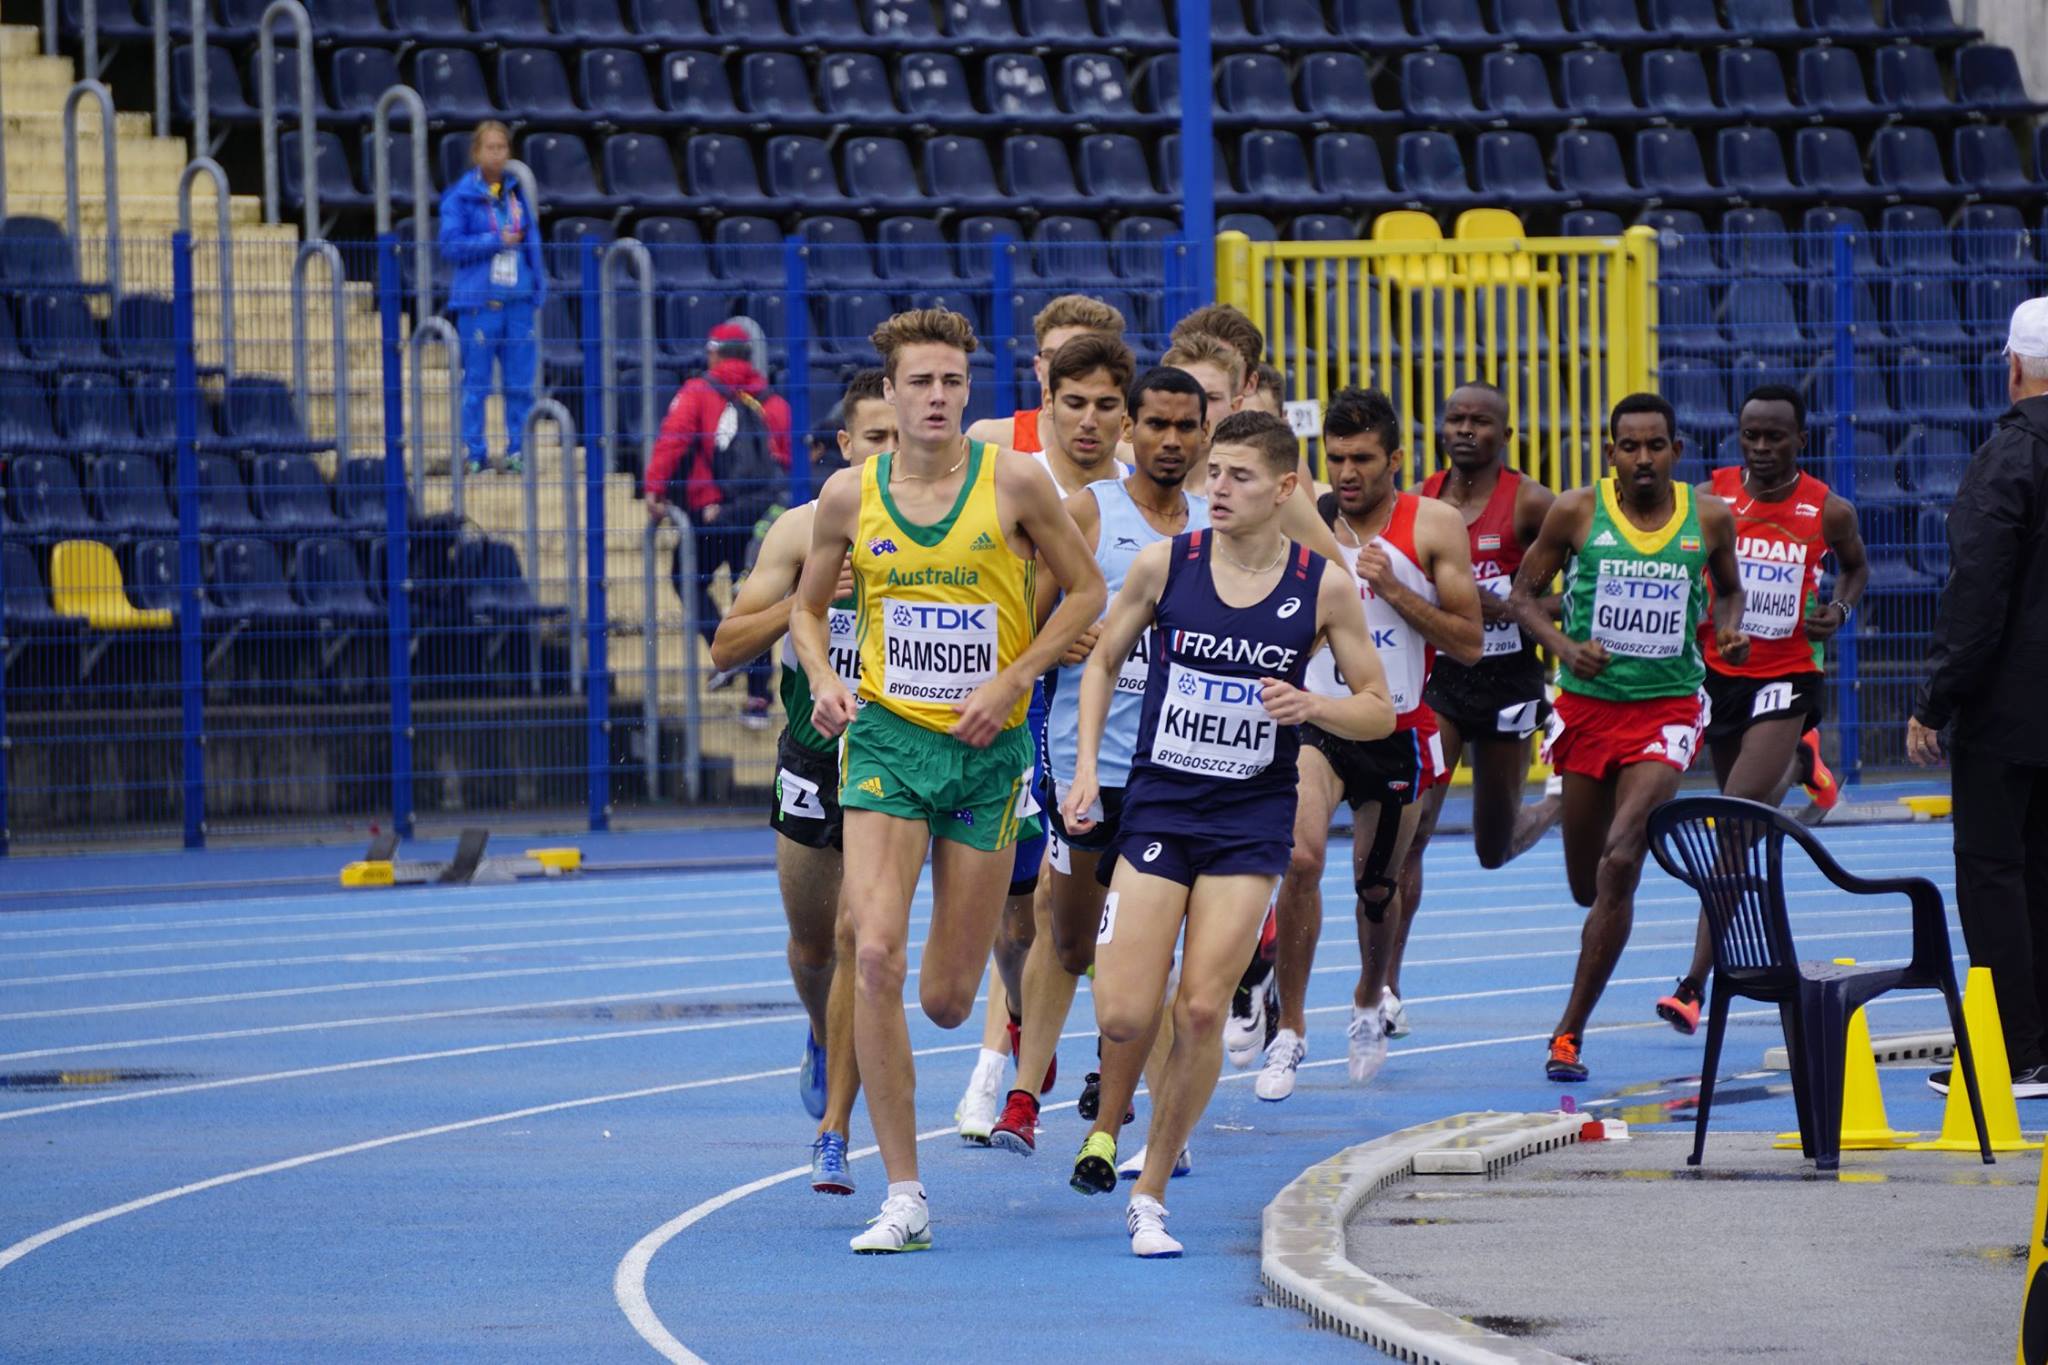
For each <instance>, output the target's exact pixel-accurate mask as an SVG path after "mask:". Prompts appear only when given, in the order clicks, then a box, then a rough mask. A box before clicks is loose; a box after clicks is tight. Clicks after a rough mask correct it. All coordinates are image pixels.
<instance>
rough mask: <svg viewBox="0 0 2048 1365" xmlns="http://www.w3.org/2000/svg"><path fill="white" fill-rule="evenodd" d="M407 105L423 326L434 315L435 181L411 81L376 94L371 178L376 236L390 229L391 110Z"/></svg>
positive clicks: (423, 112)
mask: <svg viewBox="0 0 2048 1365" xmlns="http://www.w3.org/2000/svg"><path fill="white" fill-rule="evenodd" d="M393 105H403V106H405V113H406V119H407V122H408V124H409V126H410V128H411V131H412V137H411V139H410V141H411V143H412V241H413V295H414V305H413V306H414V312H415V316H416V318H417V319H418V325H419V326H422V327H424V326H426V323H427V319H428V318H431V317H432V316H433V315H434V248H433V242H434V234H433V220H434V210H433V194H434V185H433V181H431V180H430V179H428V177H427V105H426V101H424V100H422V99H421V98H420V92H419V91H417V90H415V89H413V88H412V87H411V86H409V85H394V86H392V87H391V88H390V89H389V90H386V91H385V92H384V93H383V94H381V95H379V96H377V107H376V109H375V110H374V111H373V112H372V115H371V134H370V139H371V150H370V167H371V169H370V182H371V188H372V191H373V192H374V194H375V196H376V200H377V235H378V236H379V237H382V236H383V235H384V234H385V233H387V232H389V231H391V109H392V106H393Z"/></svg>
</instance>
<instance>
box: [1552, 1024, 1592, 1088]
mask: <svg viewBox="0 0 2048 1365" xmlns="http://www.w3.org/2000/svg"><path fill="white" fill-rule="evenodd" d="M1543 1074H1544V1075H1545V1076H1547V1077H1548V1078H1550V1079H1551V1080H1553V1081H1556V1082H1559V1083H1560V1084H1564V1085H1576V1084H1577V1083H1578V1082H1580V1081H1583V1080H1585V1079H1586V1063H1585V1062H1584V1061H1583V1060H1581V1059H1580V1056H1579V1037H1578V1035H1577V1034H1574V1033H1560V1034H1558V1035H1557V1036H1556V1037H1555V1038H1552V1039H1551V1040H1550V1056H1549V1057H1548V1058H1546V1059H1545V1061H1544V1063H1543Z"/></svg>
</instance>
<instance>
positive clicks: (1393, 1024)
mask: <svg viewBox="0 0 2048 1365" xmlns="http://www.w3.org/2000/svg"><path fill="white" fill-rule="evenodd" d="M1380 1022H1381V1023H1382V1024H1384V1025H1386V1029H1387V1036H1388V1037H1389V1038H1406V1037H1407V1036H1408V1007H1407V1006H1406V1005H1404V1004H1402V1003H1401V997H1400V996H1398V995H1396V994H1394V992H1393V991H1392V990H1383V991H1381V992H1380Z"/></svg>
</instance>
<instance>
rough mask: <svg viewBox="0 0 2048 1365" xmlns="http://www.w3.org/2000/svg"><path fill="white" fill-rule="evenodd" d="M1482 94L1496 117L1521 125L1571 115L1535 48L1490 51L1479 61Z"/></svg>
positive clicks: (1554, 121) (1537, 124)
mask: <svg viewBox="0 0 2048 1365" xmlns="http://www.w3.org/2000/svg"><path fill="white" fill-rule="evenodd" d="M1627 88H1628V87H1627V86H1626V85H1624V86H1623V87H1622V89H1623V90H1624V91H1626V90H1627ZM1479 98H1480V100H1481V101H1482V102H1483V103H1484V104H1485V106H1486V112H1487V113H1488V114H1490V115H1492V116H1493V117H1494V119H1495V120H1496V121H1507V122H1510V123H1513V124H1514V125H1515V126H1516V127H1518V128H1541V127H1544V126H1546V125H1553V124H1559V123H1563V122H1564V121H1565V119H1566V117H1567V115H1566V114H1565V112H1564V111H1563V110H1562V109H1560V108H1558V107H1557V97H1556V96H1555V95H1554V94H1552V93H1551V89H1550V73H1549V71H1548V70H1547V69H1546V68H1545V66H1544V64H1543V59H1542V58H1541V57H1539V56H1537V55H1536V54H1534V53H1533V52H1489V53H1487V54H1486V57H1485V60H1483V61H1482V62H1481V63H1480V65H1479Z"/></svg>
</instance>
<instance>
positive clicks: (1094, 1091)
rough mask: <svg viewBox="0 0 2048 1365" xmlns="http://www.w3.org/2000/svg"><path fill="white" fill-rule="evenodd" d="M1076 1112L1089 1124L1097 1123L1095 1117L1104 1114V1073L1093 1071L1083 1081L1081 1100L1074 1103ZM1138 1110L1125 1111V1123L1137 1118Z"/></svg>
mask: <svg viewBox="0 0 2048 1365" xmlns="http://www.w3.org/2000/svg"><path fill="white" fill-rule="evenodd" d="M1074 1112H1075V1113H1076V1114H1079V1115H1080V1116H1081V1117H1082V1118H1084V1119H1086V1120H1087V1121H1088V1122H1090V1123H1093V1122H1095V1116H1096V1115H1097V1114H1099V1113H1101V1112H1102V1073H1101V1072H1099V1071H1091V1072H1089V1073H1088V1074H1087V1075H1086V1076H1085V1077H1083V1078H1082V1080H1081V1098H1080V1099H1078V1100H1076V1101H1074ZM1137 1117H1138V1114H1137V1111H1136V1110H1133V1109H1126V1110H1124V1122H1125V1123H1129V1122H1131V1121H1132V1120H1133V1119H1135V1118H1137Z"/></svg>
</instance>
